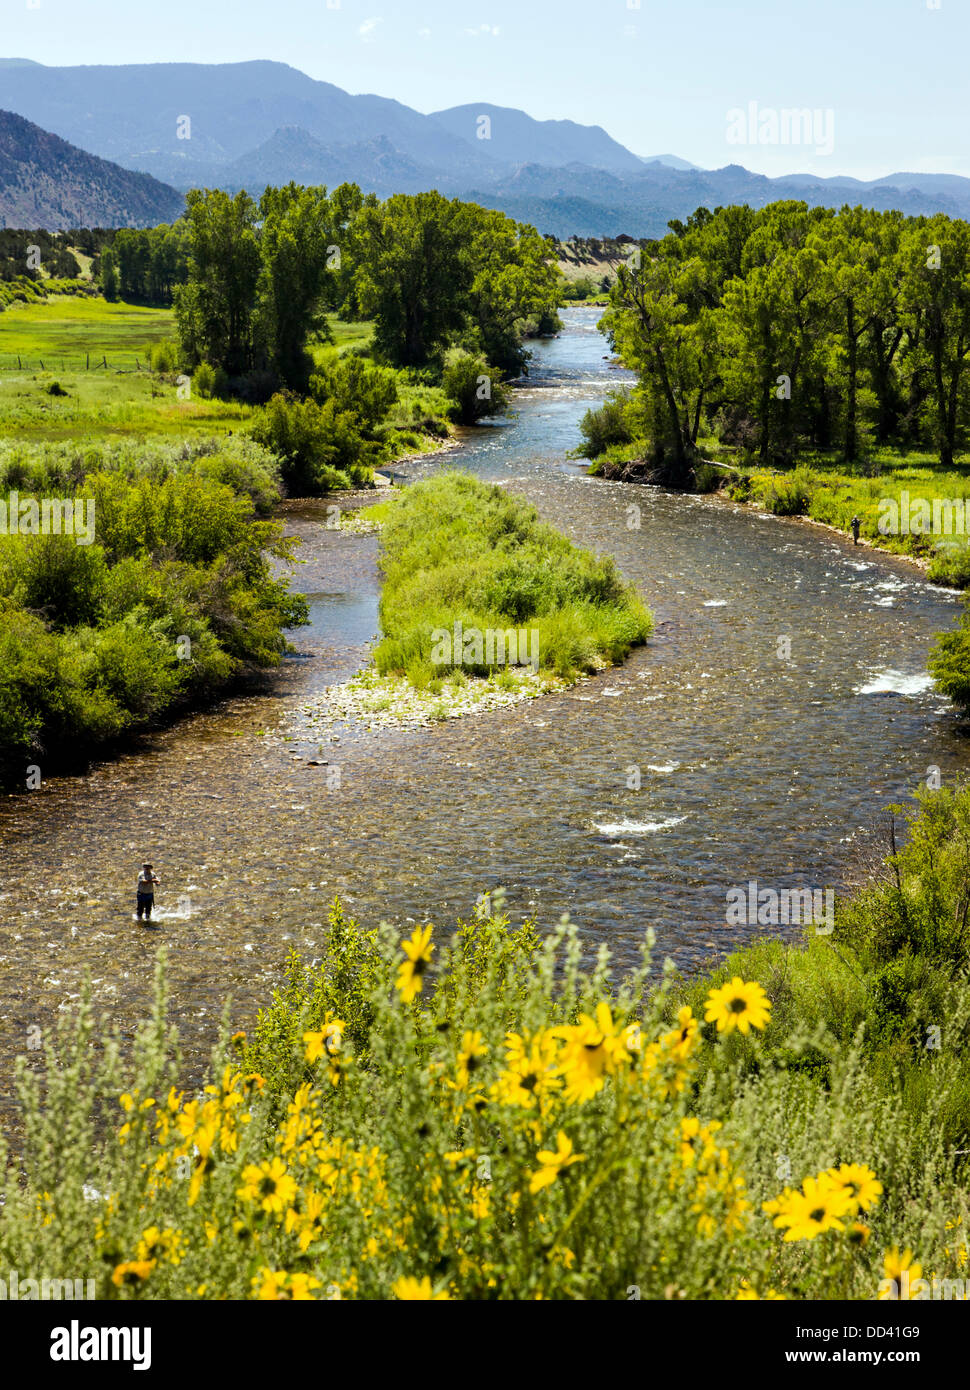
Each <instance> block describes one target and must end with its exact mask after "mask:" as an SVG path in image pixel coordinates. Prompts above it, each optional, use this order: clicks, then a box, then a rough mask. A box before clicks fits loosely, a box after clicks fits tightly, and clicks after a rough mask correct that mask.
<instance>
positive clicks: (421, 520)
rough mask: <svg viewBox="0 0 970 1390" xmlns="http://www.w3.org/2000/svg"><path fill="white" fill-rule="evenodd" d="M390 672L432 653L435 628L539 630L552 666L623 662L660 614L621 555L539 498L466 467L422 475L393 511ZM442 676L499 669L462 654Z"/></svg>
mask: <svg viewBox="0 0 970 1390" xmlns="http://www.w3.org/2000/svg"><path fill="white" fill-rule="evenodd" d="M382 541H383V544H382V552H381V562H380V563H381V568H382V570H383V574H384V586H383V592H382V596H381V606H380V614H381V627H382V632H383V638H382V641H381V642H380V644H379V646H378V647H377V649H376V652H375V662H376V665H377V668H378V670H379V671H380V672H382V673H386V672H391V671H401V672H408V673H409V676H410V675H411V673H412V672H413V671H414V670H415V669H416V668H417V667H420V666H421V665H422V664H424V663H428V662H430V660H431V658H432V649H433V646H434V642H433V637H432V634H433V633H434V632H435V631H436V630H439V631H440V630H447V631H448V632H451V631H452V630H453V628H454V624H455V622H456V621H459V622H461V623H462V625H463V627H464V628H465V629H466V630H471V629H476V630H477V631H479V632H482V633H484V632H487V631H488V630H490V629H491V630H493V631H504V630H506V629H508V628H512V627H514V628H517V629H518V628H526V627H528V628H529V629H534V630H535V632H536V634H537V640H538V647H539V661H540V666H541V668H542V669H545V670H548V671H551V672H555V673H556V674H557V675H560V676H563V677H568V676H571V675H575V674H576V673H577V672H579V671H588V670H591V669H593V668H594V667H595V666H596V665H597V664H598V663H600V664H602V663H603V662H611V661H618V660H621V659H622V658H623V657H624V656H625V655H626V654H627V653H628V652H629V650H630V648H631V647H632V646H634V645H636V644H637V643H639V642H643V641H644V640H645V639H646V637H647V635H648V634H649V632H650V628H651V618H650V615H649V613H648V612H647V610H646V609H645V608H644V606H643V604H642V602H641V601H640V599H639V598H638V596H637V595H636V593H635V591H634V590H633V589H631V588H630V587H629V586H628V585H626V584H625V583H624V581H623V579H622V578H621V576H620V575H619V573H618V572H617V570H616V567H615V565H614V563H613V561H612V560H610V559H598V558H597V557H596V556H594V555H592V554H591V553H590V552H588V551H584V550H579V549H577V547H575V546H574V545H572V544H571V542H570V541H568V540H567V539H566V538H565V536H562V535H561V534H560V533H559V532H557V531H555V530H553V529H552V527H550V526H546V525H544V524H543V523H541V522H540V521H539V520H538V517H537V515H536V513H535V511H534V509H533V508H532V507H530V506H529V505H528V504H527V503H525V502H524V501H522V500H521V499H520V498H515V497H510V496H509V495H508V494H507V493H506V492H504V491H503V490H502V489H501V488H499V487H494V486H489V485H487V484H485V483H481V482H479V481H477V480H476V479H474V478H471V477H468V476H466V475H463V474H458V473H449V474H443V475H439V476H438V477H435V478H430V479H426V480H424V481H422V482H420V483H416V484H414V485H413V486H411V487H409V488H408V489H407V490H406V491H405V492H403V493H402V494H401V495H400V497H399V498H396V499H395V501H394V502H393V504H392V505H391V506H390V508H389V510H388V514H387V517H386V520H385V523H384V529H383V537H382ZM453 658H454V659H453V660H452V661H451V662H448V661H444V662H441V663H440V664H439V667H438V669H437V674H438V675H443V674H445V673H446V672H447V671H449V670H451V669H453V668H457V667H461V668H463V669H464V670H465V671H466V672H468V673H474V674H487V673H489V672H490V671H492V670H493V668H494V667H495V663H494V662H492V663H491V664H490V663H489V662H488V660H487V658H486V659H485V660H484V661H481V660H476V659H475V657H474V654H473V655H472V657H471V658H469V655H468V653H453Z"/></svg>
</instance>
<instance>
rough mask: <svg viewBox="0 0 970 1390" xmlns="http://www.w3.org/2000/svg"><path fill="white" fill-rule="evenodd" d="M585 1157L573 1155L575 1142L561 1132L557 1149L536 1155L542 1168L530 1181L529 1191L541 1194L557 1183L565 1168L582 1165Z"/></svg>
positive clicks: (558, 1136)
mask: <svg viewBox="0 0 970 1390" xmlns="http://www.w3.org/2000/svg"><path fill="white" fill-rule="evenodd" d="M584 1157H585V1155H584V1154H574V1153H573V1141H572V1140H571V1139H568V1138H567V1137H566V1135H565V1134H564V1133H563V1132H562V1130H560V1131H559V1133H558V1135H557V1136H556V1147H555V1149H540V1150H539V1152H538V1153H537V1154H536V1158H537V1159H538V1160H539V1165H540V1166H539V1168H538V1169H537V1170H536V1172H534V1173H533V1174H532V1177H531V1178H530V1179H529V1191H530V1192H531V1193H533V1194H535V1193H536V1192H541V1191H542V1189H543V1188H544V1187H549V1186H550V1185H551V1184H552V1183H554V1182H555V1181H556V1179H557V1178H558V1176H559V1174H560V1173H561V1172H562V1170H563V1169H564V1168H569V1167H570V1166H571V1165H572V1164H573V1163H582V1162H583V1159H584Z"/></svg>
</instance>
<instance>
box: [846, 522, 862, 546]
mask: <svg viewBox="0 0 970 1390" xmlns="http://www.w3.org/2000/svg"><path fill="white" fill-rule="evenodd" d="M849 525H850V526H851V527H852V544H853V545H858V544H859V529H860V527H861V526H862V518H861V517H858V516H854V517H853V518H852V520H851V521H850V522H849Z"/></svg>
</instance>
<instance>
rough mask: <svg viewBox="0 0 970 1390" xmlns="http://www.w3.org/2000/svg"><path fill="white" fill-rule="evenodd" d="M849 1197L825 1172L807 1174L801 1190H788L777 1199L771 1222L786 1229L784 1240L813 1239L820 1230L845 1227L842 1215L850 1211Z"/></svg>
mask: <svg viewBox="0 0 970 1390" xmlns="http://www.w3.org/2000/svg"><path fill="white" fill-rule="evenodd" d="M766 1205H767V1204H766ZM851 1206H852V1199H851V1197H850V1196H849V1195H848V1193H847V1192H846V1189H845V1188H844V1187H839V1186H838V1185H837V1184H836V1183H834V1182H833V1181H832V1179H831V1178H830V1177H829V1176H828V1174H827V1173H819V1175H818V1177H817V1178H806V1179H805V1181H804V1183H803V1184H802V1191H801V1192H791V1193H789V1194H788V1196H787V1200H785V1198H784V1196H783V1197H782V1200H781V1201H780V1203H779V1207H778V1215H777V1216H776V1217H775V1221H774V1224H775V1225H776V1226H777V1227H778V1228H779V1230H781V1229H783V1228H784V1227H786V1226H787V1228H788V1229H787V1230H786V1231H785V1240H814V1239H815V1237H816V1236H818V1235H821V1234H822V1232H823V1231H831V1230H835V1231H844V1230H845V1226H844V1225H843V1223H842V1221H841V1219H840V1218H841V1217H843V1216H845V1215H846V1214H847V1213H849V1211H850V1208H851Z"/></svg>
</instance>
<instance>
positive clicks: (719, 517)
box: [0, 309, 970, 1105]
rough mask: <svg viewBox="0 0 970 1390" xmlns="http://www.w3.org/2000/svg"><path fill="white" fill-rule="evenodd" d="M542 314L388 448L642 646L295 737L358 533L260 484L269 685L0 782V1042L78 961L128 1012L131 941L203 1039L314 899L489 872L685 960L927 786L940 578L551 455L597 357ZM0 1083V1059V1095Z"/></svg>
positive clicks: (954, 767) (573, 317) (371, 544)
mask: <svg viewBox="0 0 970 1390" xmlns="http://www.w3.org/2000/svg"><path fill="white" fill-rule="evenodd" d="M564 317H565V319H566V321H567V327H566V331H565V332H564V333H563V334H562V335H561V337H560V338H558V339H556V340H554V341H551V342H549V343H546V344H542V345H540V346H539V347H538V348H537V350H536V357H535V361H534V363H533V369H532V372H531V374H530V377H529V378H528V381H527V383H526V385H525V387H524V389H523V390H521V391H520V392H519V393H518V394H517V397H516V416H515V418H514V419H512V420H510V421H507V422H502V423H499V424H490V425H487V426H484V427H481V428H479V429H477V430H475V431H471V432H469V435H468V437H467V439H466V441H465V442H464V443H463V445H462V447H461V448H460V449H459V450H457V451H455V452H453V453H451V454H449V455H446V456H445V457H444V458H443V459H442V458H438V459H425V460H423V461H420V462H417V463H414V464H411V465H408V466H407V469H406V471H407V472H408V473H409V474H410V475H411V476H419V475H421V474H424V473H427V472H429V471H432V470H434V469H437V468H441V467H456V466H460V467H462V468H465V469H468V470H471V471H472V472H474V473H476V474H478V475H479V476H481V477H483V478H487V479H490V480H494V481H499V482H502V483H504V484H507V485H508V486H509V487H510V488H511V489H512V490H513V491H515V492H517V493H521V494H523V495H524V496H526V497H527V498H529V499H530V500H531V501H532V502H533V503H534V504H535V505H536V507H537V508H538V509H539V511H540V512H541V514H542V515H543V517H544V518H546V519H547V520H549V521H550V522H552V523H553V524H554V525H556V526H558V527H560V528H561V529H562V530H563V531H565V532H566V534H568V535H569V536H570V537H572V538H573V539H574V540H576V541H577V542H579V543H581V544H583V545H586V546H589V547H592V548H594V549H596V550H598V551H600V552H602V553H609V554H612V555H614V556H615V557H616V560H617V562H618V564H619V566H620V567H621V569H622V571H623V572H624V574H625V575H626V576H627V577H628V578H629V579H631V580H632V581H633V582H634V583H635V584H637V585H638V586H639V588H640V591H641V592H642V594H643V596H644V597H645V599H646V601H647V602H648V603H649V605H650V606H651V608H652V609H653V611H654V614H655V616H656V619H657V629H656V632H655V635H654V636H653V638H652V639H651V641H650V643H649V645H648V646H646V647H645V648H643V649H642V650H640V651H638V652H636V653H635V654H634V655H633V656H632V657H631V659H630V660H629V661H628V662H627V663H626V664H625V665H624V666H622V667H621V668H618V669H615V670H612V671H608V672H605V673H603V674H602V675H600V676H597V677H595V678H593V679H591V680H588V681H585V682H582V683H581V684H579V685H577V686H575V687H574V688H572V689H571V690H570V691H568V692H565V693H562V694H560V695H555V696H549V697H547V698H544V699H542V700H539V701H536V702H528V703H525V704H522V705H518V706H515V707H513V708H511V709H506V710H502V711H497V712H493V713H489V714H485V715H481V716H477V717H473V718H469V719H463V720H456V721H452V722H447V723H444V724H441V725H437V726H435V727H433V728H430V729H413V730H403V731H401V730H395V731H393V732H390V733H389V732H388V731H386V730H382V731H378V730H372V731H371V730H367V729H360V728H357V729H349V728H345V729H343V730H341V731H340V732H339V735H338V736H337V738H336V741H333V742H329V741H328V742H326V743H324V744H323V745H320V743H319V735H318V734H317V733H316V732H315V726H314V725H313V724H312V722H311V721H310V720H309V718H308V717H307V715H306V714H305V712H304V707H305V706H306V704H307V702H308V701H309V700H310V699H311V698H312V697H313V696H314V695H315V694H318V693H319V692H320V691H321V690H322V689H323V687H325V686H326V685H328V684H330V683H332V682H333V681H335V680H340V679H345V678H346V677H347V676H349V675H350V674H352V672H353V671H354V670H356V669H357V668H358V667H359V666H360V665H361V664H362V663H363V661H364V660H365V659H366V652H367V644H368V642H369V640H370V639H371V638H372V637H373V636H374V634H375V632H376V626H377V596H378V579H377V570H376V564H375V560H376V554H377V540H376V538H375V537H374V536H366V535H365V536H356V535H349V534H347V533H345V532H339V531H333V530H328V529H327V527H326V525H325V515H326V508H325V505H324V504H322V503H319V504H299V505H292V506H290V507H289V508H288V520H289V525H290V529H291V530H292V531H293V532H294V533H295V534H297V535H299V536H300V537H301V538H302V539H303V542H304V544H303V547H302V563H301V564H300V565H299V566H298V567H297V570H296V577H295V580H294V583H295V585H296V586H297V587H299V588H300V589H302V590H303V591H304V592H305V593H306V594H307V595H308V596H309V598H310V605H311V618H312V624H311V626H310V627H309V628H305V629H302V630H301V631H300V632H299V633H297V634H295V635H294V636H295V641H296V643H297V646H298V652H299V654H298V655H297V656H295V657H293V658H291V659H289V660H288V661H287V662H286V663H285V665H284V668H283V671H282V672H281V673H280V674H279V676H278V677H276V678H274V680H273V682H272V684H271V685H270V693H268V694H267V693H263V694H258V695H250V696H247V697H246V698H241V699H237V700H234V701H232V702H230V703H228V704H226V705H223V706H221V707H219V708H218V709H216V710H213V711H210V712H208V713H206V714H204V715H200V716H198V717H195V718H193V719H190V720H188V721H186V722H184V723H182V724H180V725H179V726H178V727H177V728H173V729H170V730H168V731H165V732H163V733H160V734H158V735H154V736H152V737H151V738H150V739H145V740H143V741H142V742H141V744H140V745H139V747H138V748H137V749H136V750H134V751H132V752H131V753H130V754H129V755H128V756H126V757H123V758H121V759H119V760H117V761H116V762H112V763H110V764H106V765H103V766H100V767H98V768H96V769H95V770H94V771H93V772H92V773H91V774H90V775H88V776H84V777H78V778H65V779H59V780H52V781H51V782H49V783H47V784H45V786H44V787H43V789H42V790H40V791H37V792H34V793H32V794H30V795H29V796H26V795H25V796H19V797H16V798H10V799H8V800H6V801H5V802H0V854H2V865H0V1054H2V1056H3V1058H4V1060H5V1061H6V1060H8V1059H9V1058H10V1057H11V1055H12V1054H13V1053H15V1052H20V1051H23V1050H24V1049H25V1047H27V1046H28V1041H29V1037H30V1034H29V1031H28V1030H29V1029H30V1028H31V1027H32V1026H34V1025H37V1024H40V1025H41V1026H42V1027H43V1026H44V1025H45V1024H46V1023H47V1022H48V1021H49V1020H50V1019H51V1018H52V1017H53V1016H55V1015H56V1013H57V1011H58V1010H59V1009H61V1010H62V1009H65V1008H69V1007H70V1005H71V1003H72V1001H73V1000H75V999H76V998H77V996H78V993H79V990H80V987H81V980H82V978H83V975H84V973H85V971H88V972H90V974H91V976H92V978H93V982H94V990H95V996H96V999H97V1001H98V1002H99V1003H100V1004H101V1005H102V1006H104V1007H105V1008H107V1009H108V1010H109V1011H110V1012H111V1013H112V1014H114V1015H115V1016H116V1017H117V1018H118V1020H119V1022H120V1023H121V1024H122V1026H123V1027H124V1028H126V1029H128V1028H130V1026H131V1024H132V1023H133V1022H134V1020H136V1019H137V1018H139V1017H140V1016H141V1015H142V1014H143V1011H144V1008H145V1006H146V1003H147V1001H148V999H149V997H150V992H151V974H152V962H153V958H154V955H155V952H156V950H157V948H158V947H159V946H160V945H164V946H165V947H166V949H167V953H168V972H169V979H170V986H171V992H172V1002H173V1013H174V1016H175V1017H176V1019H177V1021H178V1022H179V1025H180V1027H181V1029H182V1033H183V1039H184V1044H185V1047H186V1051H187V1053H188V1054H189V1056H190V1057H191V1058H195V1059H198V1058H201V1057H203V1056H204V1055H205V1054H206V1053H207V1050H208V1048H209V1046H210V1045H211V1042H212V1039H213V1038H214V1036H215V1034H216V1031H217V1028H218V1020H219V1016H220V1013H221V1010H222V1007H223V1002H224V1000H225V998H226V995H227V994H231V995H232V996H233V999H234V1017H235V1018H236V1019H238V1020H239V1021H240V1022H245V1021H246V1020H248V1019H251V1017H252V1015H253V1013H254V1011H255V1009H256V1008H257V1007H258V1006H259V1005H260V1004H261V1003H263V1002H265V1001H266V1000H267V999H268V997H269V994H270V991H271V988H272V985H273V982H274V981H275V980H277V979H278V978H279V973H280V968H281V965H282V963H283V961H284V959H285V956H286V953H287V951H288V950H290V949H291V948H293V947H298V948H299V949H301V950H302V951H304V952H306V953H307V954H308V955H309V956H310V957H311V958H312V957H313V956H314V955H315V954H317V953H318V952H319V950H320V948H321V946H322V942H323V939H324V933H325V927H326V912H327V906H328V903H329V902H330V900H331V899H332V898H333V896H334V895H335V894H339V895H340V896H341V897H342V898H343V900H344V901H345V902H346V903H347V904H348V906H349V908H350V909H351V911H352V913H353V914H354V915H355V916H357V917H358V918H359V919H360V920H361V921H362V922H364V923H366V924H368V925H370V924H373V923H376V922H377V921H379V920H380V919H382V918H384V919H387V920H389V921H393V922H397V923H399V924H401V925H403V924H405V923H407V922H408V921H411V920H425V919H428V920H433V921H435V922H437V923H439V924H440V926H441V928H442V929H445V928H448V927H450V925H451V924H452V923H453V922H454V921H455V919H456V917H457V916H458V915H459V914H467V913H468V912H469V911H470V910H471V909H472V907H473V904H474V903H475V900H476V898H477V897H478V895H479V894H480V893H481V892H482V891H483V890H488V889H494V888H496V887H498V886H502V887H504V888H505V890H506V892H507V903H508V907H509V910H510V911H511V913H512V915H513V918H515V919H518V918H520V917H522V916H524V915H527V914H532V913H534V914H536V915H537V916H538V919H539V921H540V924H541V925H544V926H548V925H550V924H552V923H554V922H555V921H556V920H557V918H558V917H559V916H560V915H561V914H562V913H563V912H569V914H570V915H571V917H572V918H573V920H574V921H575V922H576V923H577V924H578V925H579V927H580V929H581V931H582V933H583V935H584V938H585V940H586V941H587V942H588V944H589V946H590V947H591V948H595V947H596V946H597V945H598V944H599V943H602V942H606V943H608V944H609V946H610V947H611V949H612V950H613V951H614V952H615V953H616V954H617V956H618V957H619V958H620V959H621V960H631V959H633V957H634V954H635V952H636V949H637V945H638V943H639V941H640V939H641V937H642V934H643V932H644V929H645V928H646V927H647V926H652V927H653V928H654V930H655V932H656V934H657V938H658V945H659V950H660V953H661V954H662V955H670V956H672V957H673V958H674V959H675V960H676V961H677V962H678V964H679V965H680V966H681V967H683V968H685V969H693V968H696V967H697V966H698V965H699V964H700V963H701V962H702V961H703V960H705V959H707V958H709V957H710V956H711V955H712V954H713V953H714V952H715V951H717V952H718V953H721V952H723V951H725V950H728V949H730V948H731V947H732V946H733V945H735V944H737V942H738V941H740V940H743V939H745V937H746V936H748V935H749V934H751V932H752V931H755V930H757V928H742V927H737V926H731V927H729V926H727V924H726V921H725V900H726V893H727V891H728V889H730V888H731V887H734V886H737V885H745V884H747V883H748V881H749V880H751V879H756V880H758V882H759V883H760V885H761V886H763V887H772V888H775V889H781V888H784V887H795V886H803V885H804V886H811V887H814V888H823V889H824V888H829V887H832V888H835V889H838V888H839V887H841V886H843V885H844V884H845V882H846V881H847V877H848V876H850V875H851V873H852V871H853V865H854V864H856V863H857V862H858V857H859V853H860V849H862V850H864V849H865V848H866V847H867V846H871V845H872V843H873V837H874V836H875V834H876V833H877V829H878V827H879V825H880V818H881V817H882V813H883V808H884V807H885V806H886V805H887V804H888V803H889V802H891V801H894V800H900V799H904V798H905V797H906V796H907V795H908V794H909V793H910V792H911V791H912V789H913V788H914V787H915V786H916V785H917V784H918V783H919V782H920V781H922V780H924V779H925V778H926V777H927V772H928V769H929V768H930V767H933V766H937V767H939V768H940V769H941V773H942V776H943V779H944V783H947V782H951V781H952V780H953V779H954V778H956V777H957V776H959V775H962V774H964V773H965V772H966V769H967V766H968V764H970V747H968V743H967V741H966V739H965V738H963V737H962V736H961V734H960V732H959V726H958V723H957V721H956V719H955V717H954V715H953V712H952V710H950V709H949V707H948V706H947V705H946V704H945V702H944V701H942V700H941V699H940V697H939V696H937V695H935V694H934V693H933V692H932V690H931V689H930V687H929V681H928V678H927V677H926V674H925V671H926V658H927V652H928V650H929V647H930V644H931V641H932V638H933V635H934V633H935V632H937V631H938V630H940V629H942V628H948V627H950V626H952V625H953V623H954V621H955V619H956V612H957V610H956V596H955V595H953V594H952V593H948V592H944V591H941V590H939V589H936V588H934V587H933V586H931V585H929V584H927V583H926V582H925V581H924V580H923V579H922V578H921V576H920V574H919V572H918V571H917V570H915V569H914V568H913V567H912V566H910V565H908V564H906V563H905V562H903V561H900V560H896V559H893V558H892V557H887V556H884V555H873V553H872V552H871V551H868V550H866V549H863V548H861V547H860V548H858V549H856V548H854V547H853V546H852V543H851V540H850V541H848V542H846V540H845V539H844V538H841V537H839V536H836V535H835V534H833V533H829V532H826V531H822V530H820V529H817V528H814V527H811V526H808V525H806V524H804V523H801V522H797V521H790V520H780V519H776V518H773V517H768V516H762V515H760V514H757V513H755V512H751V511H745V510H743V509H742V508H740V507H736V506H734V505H732V504H729V503H725V502H723V501H719V500H711V499H706V498H694V497H684V496H680V495H674V494H668V493H665V492H663V491H660V490H657V489H654V488H644V487H635V486H631V485H628V484H621V483H609V482H604V481H600V480H597V479H591V478H589V477H587V476H586V475H585V473H584V472H583V468H582V466H581V465H579V464H576V463H573V462H570V461H569V460H568V459H567V458H566V454H567V452H568V450H570V449H571V448H573V447H574V446H575V444H576V443H577V440H578V429H577V425H578V421H579V419H580V417H581V415H582V413H583V412H584V411H585V410H586V409H588V408H589V407H590V406H591V405H596V404H598V403H599V402H600V401H601V400H602V399H603V396H604V394H605V393H606V392H607V391H608V390H610V389H611V388H612V387H613V386H615V385H617V384H619V382H621V381H622V380H623V379H624V377H625V374H624V373H622V372H620V371H617V370H616V369H615V368H614V367H613V366H611V364H610V363H609V362H608V361H607V358H606V355H605V354H606V352H607V348H606V345H605V342H604V340H603V338H602V337H601V336H600V335H599V333H598V332H597V329H596V322H597V317H598V314H597V311H595V310H588V309H580V310H571V311H568V312H567V313H566V314H565V316H564ZM635 509H639V511H638V512H637V510H635ZM637 521H639V526H637V525H636V523H637ZM789 652H790V659H786V655H787V654H788V653H789ZM313 764H316V765H313ZM632 769H638V770H639V782H640V785H639V789H636V790H634V789H633V788H632V787H631V785H630V784H631V783H633V784H635V783H636V782H637V780H638V779H637V775H636V774H635V773H633V771H632ZM146 857H149V858H151V859H152V860H153V862H154V864H155V870H156V873H157V874H158V875H159V877H160V878H161V880H162V886H161V888H160V890H159V893H158V899H157V901H158V905H159V911H158V915H157V919H156V921H155V922H154V923H153V926H152V928H151V929H150V930H147V929H145V928H144V927H140V926H138V925H137V924H136V923H134V922H133V921H132V917H133V905H134V886H135V878H136V876H137V872H138V868H139V865H140V864H141V862H142V860H143V859H145V858H146ZM9 1090H10V1083H9V1067H8V1066H6V1065H4V1066H3V1068H2V1072H0V1105H3V1103H4V1102H5V1101H8V1100H9Z"/></svg>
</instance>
